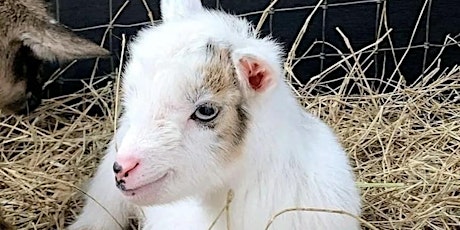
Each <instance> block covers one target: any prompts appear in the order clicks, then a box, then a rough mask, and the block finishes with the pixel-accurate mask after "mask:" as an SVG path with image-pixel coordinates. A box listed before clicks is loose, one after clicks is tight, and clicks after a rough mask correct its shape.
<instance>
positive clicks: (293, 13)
mask: <svg viewBox="0 0 460 230" xmlns="http://www.w3.org/2000/svg"><path fill="white" fill-rule="evenodd" d="M48 2H49V3H50V4H51V11H52V12H53V13H54V16H55V17H56V18H57V19H58V20H59V21H60V22H61V23H63V24H65V25H66V26H68V27H70V28H72V29H73V30H74V31H75V32H76V33H77V34H79V35H81V36H83V37H85V38H88V39H91V40H93V41H95V42H97V43H100V42H101V41H102V37H103V35H104V32H105V31H106V30H108V34H107V38H106V40H105V42H104V47H106V48H107V49H109V50H111V51H112V52H113V55H112V57H111V58H110V59H104V60H102V59H101V60H100V61H99V63H98V64H97V71H96V74H95V78H94V80H97V79H98V78H100V77H103V76H107V75H110V73H112V72H113V70H114V69H115V68H117V67H118V65H119V57H120V52H121V34H122V33H124V34H126V36H127V38H129V37H130V36H132V35H135V34H136V32H137V31H138V30H139V29H140V28H142V27H143V26H145V25H147V24H148V23H149V18H148V15H147V11H146V8H145V6H144V4H143V2H142V1H141V0H131V1H130V2H129V3H128V5H127V6H126V7H125V8H124V10H123V11H122V12H121V13H120V15H119V16H118V18H116V20H115V21H114V24H113V26H112V27H110V28H109V22H110V21H111V20H112V19H113V18H114V17H115V15H116V14H117V12H118V10H119V9H120V7H121V6H122V5H123V4H124V3H125V1H124V0H92V1H91V0H48ZM146 2H147V4H148V6H149V8H150V9H151V10H152V12H153V16H154V19H155V20H158V19H159V18H160V12H159V1H158V0H146ZM269 3H270V1H269V0H254V1H247V0H220V1H219V0H203V4H204V5H205V6H207V7H210V8H216V7H218V6H220V7H221V8H222V9H224V10H225V11H228V12H231V13H235V14H242V15H243V16H245V17H247V18H248V19H249V20H250V21H252V22H254V24H257V22H258V20H259V18H260V16H261V15H262V11H263V10H264V9H265V8H266V7H267V6H268V5H269ZM316 3H317V1H316V0H280V1H279V2H278V3H277V4H276V5H275V6H274V9H273V10H272V12H271V14H270V15H269V18H268V19H267V21H266V22H265V24H264V26H263V31H262V32H263V34H272V35H273V36H274V37H275V38H276V39H277V40H278V41H280V42H281V43H282V44H284V47H285V48H286V51H288V50H289V48H290V47H291V45H292V43H293V41H294V39H295V37H296V35H297V34H298V32H299V30H300V28H301V27H302V25H303V23H304V21H305V19H306V17H307V16H308V15H309V14H310V12H311V11H312V9H313V7H314V5H316ZM424 3H425V0H386V13H387V16H388V27H389V28H392V29H393V31H392V33H391V36H392V42H393V46H394V47H395V48H396V56H397V58H398V59H397V60H399V59H400V58H401V56H402V54H403V53H404V51H405V50H406V47H407V46H408V45H409V41H410V37H411V35H412V32H413V30H414V27H415V24H416V21H417V18H418V17H419V15H420V12H421V10H422V6H423V5H424ZM384 4H385V1H384V0H327V1H325V2H324V4H323V7H322V8H320V9H319V10H318V12H317V13H316V14H315V15H314V17H313V19H312V22H311V24H310V26H309V30H308V31H307V33H306V34H305V36H304V38H303V40H302V42H301V44H300V46H299V48H298V52H297V57H300V56H301V55H302V53H303V52H304V51H306V50H307V49H308V48H309V47H310V46H311V45H312V44H313V43H314V42H315V41H317V42H316V43H315V45H314V46H313V48H312V49H311V50H310V52H309V53H308V55H307V56H306V57H304V58H302V60H301V61H300V63H299V64H298V65H297V66H296V67H295V68H294V73H295V75H296V76H297V77H298V78H300V79H301V81H302V82H303V83H305V82H306V81H308V79H310V78H311V77H312V76H315V75H317V74H319V73H320V72H321V71H323V70H324V69H326V68H327V67H329V66H330V65H332V64H334V63H336V62H337V61H339V60H340V59H341V57H340V55H338V54H337V52H336V51H335V50H334V49H332V48H329V47H328V46H327V45H325V43H324V42H329V43H332V44H333V45H334V46H336V47H337V48H339V49H340V50H342V51H343V52H345V53H346V52H347V50H348V49H347V47H346V45H345V43H344V42H343V39H342V38H341V36H340V35H339V33H338V32H337V31H336V30H335V28H336V27H339V28H340V29H341V30H342V31H343V32H344V33H345V34H346V36H347V37H348V38H349V40H350V41H351V44H352V46H353V49H354V50H359V49H361V48H363V47H365V46H367V45H369V44H372V43H373V42H374V41H375V40H376V39H377V38H378V37H379V36H378V33H379V28H380V29H383V28H381V27H380V26H379V21H380V20H381V15H382V10H383V9H384V8H385V7H384ZM385 31H386V30H385V29H383V30H382V31H381V32H380V34H384V32H385ZM416 31H417V32H416V34H415V37H414V40H413V42H412V48H411V50H410V52H409V53H408V56H407V57H406V59H405V61H404V62H403V65H402V66H401V68H400V70H401V73H402V75H403V76H404V77H405V79H406V80H407V82H408V83H411V82H413V81H414V80H415V79H417V78H418V77H420V76H421V75H422V74H423V73H424V70H425V69H426V67H427V66H428V65H429V64H431V62H432V61H433V60H434V59H435V57H436V55H437V54H438V53H439V51H440V49H441V48H442V46H443V43H444V40H445V38H446V36H447V35H448V34H450V35H451V36H452V37H454V38H455V40H456V41H457V44H453V45H449V46H448V47H446V49H445V51H444V53H443V54H442V56H441V59H442V62H441V67H442V68H447V67H452V66H453V65H455V64H460V55H459V54H460V46H459V44H458V41H460V1H459V0H427V6H426V9H425V11H424V12H423V16H422V19H421V21H420V24H419V26H418V27H417V30H416ZM184 36H186V35H184ZM377 48H378V50H377V52H376V54H375V55H374V57H373V58H374V61H375V65H373V66H372V68H370V69H369V70H367V72H366V76H368V77H378V78H380V77H381V76H382V73H384V74H383V76H384V77H386V78H387V77H388V76H389V75H391V73H393V70H394V69H395V64H394V60H392V59H391V57H392V54H391V51H389V48H390V43H389V42H388V40H386V41H384V42H383V43H382V44H380V45H379V47H377ZM94 63H95V59H92V60H84V61H79V62H77V63H76V64H74V65H72V66H71V67H70V68H69V69H68V70H67V71H66V72H65V73H64V74H62V76H61V77H60V78H58V79H57V80H56V81H55V82H54V83H53V84H52V85H50V87H48V89H47V91H48V96H50V97H52V96H56V95H61V94H65V93H70V92H73V91H75V90H77V89H80V88H81V87H82V84H81V80H85V81H89V79H90V78H91V76H92V71H93V66H94ZM384 65H385V67H384ZM48 67H49V71H50V72H52V71H54V70H55V68H56V67H57V65H55V64H54V65H53V64H50V65H49V66H48ZM383 69H385V71H384V72H382V70H383ZM344 73H345V72H341V71H340V70H338V71H335V72H334V73H333V74H332V76H337V77H339V76H343V75H344Z"/></svg>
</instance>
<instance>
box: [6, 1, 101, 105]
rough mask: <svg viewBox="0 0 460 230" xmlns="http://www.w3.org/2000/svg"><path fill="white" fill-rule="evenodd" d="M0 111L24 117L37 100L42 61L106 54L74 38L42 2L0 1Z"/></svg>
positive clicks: (86, 42)
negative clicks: (49, 13) (48, 11)
mask: <svg viewBox="0 0 460 230" xmlns="http://www.w3.org/2000/svg"><path fill="white" fill-rule="evenodd" d="M0 36H1V38H2V39H0V110H1V111H2V112H3V113H18V114H24V113H27V112H30V111H32V110H34V109H35V108H36V107H37V106H38V105H39V104H40V101H41V94H42V87H43V83H44V81H45V80H46V79H44V77H43V76H40V67H41V64H42V62H43V61H55V60H57V61H61V62H62V61H69V60H73V59H82V58H92V57H99V56H101V57H102V56H107V55H109V51H107V50H105V49H103V48H101V47H99V46H98V45H96V44H94V43H92V42H90V41H88V40H86V39H83V38H80V37H78V36H76V35H75V34H74V33H72V32H71V31H69V30H68V29H67V28H65V27H64V26H62V25H59V24H58V23H57V22H56V21H55V20H54V19H53V18H52V17H51V16H50V15H48V13H47V9H46V7H45V3H44V2H43V1H42V0H2V1H0Z"/></svg>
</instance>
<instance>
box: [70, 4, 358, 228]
mask: <svg viewBox="0 0 460 230" xmlns="http://www.w3.org/2000/svg"><path fill="white" fill-rule="evenodd" d="M162 13H163V19H164V23H163V24H161V25H158V26H155V27H150V28H146V29H144V30H142V31H140V33H139V35H138V36H137V38H136V39H135V40H134V41H133V42H132V43H131V45H130V53H131V57H130V60H129V62H128V63H127V65H126V71H125V73H124V78H123V90H124V91H123V92H124V108H125V112H124V114H123V115H122V119H121V124H120V127H119V129H118V131H117V136H116V137H115V138H114V140H113V141H112V143H111V144H110V146H109V149H108V151H107V156H106V157H105V158H104V160H103V162H102V163H101V165H100V167H99V169H98V171H97V172H96V175H95V176H94V178H93V179H92V181H91V183H90V184H89V189H88V192H87V193H88V194H90V195H91V196H92V197H93V198H94V199H95V200H97V201H98V203H99V204H100V205H102V206H104V208H105V210H104V209H103V208H101V206H100V205H99V204H97V203H96V202H94V201H93V200H92V199H87V201H86V204H85V207H84V209H83V211H82V213H81V215H80V216H79V217H78V219H77V221H76V222H75V223H74V224H73V225H72V226H71V227H70V228H69V229H71V230H75V229H101V230H102V229H107V230H113V229H118V228H119V227H118V224H117V223H116V221H117V222H119V223H120V224H121V225H123V226H125V225H126V224H127V216H128V215H129V214H131V213H137V211H138V210H141V211H142V212H143V213H144V214H145V216H144V217H145V219H144V220H145V221H144V223H143V226H144V227H143V229H145V230H154V229H208V227H209V226H210V224H211V222H212V221H213V220H214V218H215V217H217V215H218V213H219V211H220V210H221V209H222V208H223V207H224V206H225V204H226V199H227V192H228V190H230V189H231V190H232V191H233V193H234V196H233V200H232V202H231V203H230V212H229V218H230V219H229V220H228V221H229V225H230V227H231V229H238V230H253V229H254V230H255V229H264V228H265V226H266V225H267V223H268V221H269V220H270V218H271V217H272V216H273V215H275V214H276V213H278V212H280V211H282V210H284V209H286V208H293V207H310V208H322V209H335V210H337V209H339V210H344V211H346V212H349V213H351V214H353V215H356V216H359V215H360V195H359V191H358V189H357V187H356V185H355V181H354V176H353V173H352V169H351V167H350V166H349V163H348V159H347V155H346V154H345V152H344V150H343V149H342V147H341V146H340V144H339V143H338V140H337V139H336V136H335V134H334V133H333V132H332V131H331V129H330V128H329V127H328V126H327V125H326V124H324V123H323V122H322V121H321V120H319V119H318V118H316V117H313V116H312V115H310V114H308V113H306V112H305V111H304V110H303V108H302V107H301V106H299V105H298V103H297V101H296V99H295V98H294V96H293V95H292V93H291V91H290V88H289V87H288V86H287V84H286V83H285V82H284V80H283V75H282V69H281V62H282V60H281V58H280V54H281V52H280V48H279V46H278V45H277V44H276V43H275V42H274V41H272V40H271V39H270V38H259V37H258V35H257V34H256V33H255V32H254V30H253V27H252V26H251V25H250V24H249V23H248V22H247V21H246V20H243V19H239V18H237V17H235V16H232V15H229V14H226V13H223V12H219V11H210V10H206V9H204V8H202V6H201V3H200V2H199V1H198V0H182V1H180V0H169V1H168V0H163V2H162ZM209 42H212V43H213V44H214V45H215V46H217V47H227V48H228V49H229V50H230V56H231V61H232V66H233V67H234V69H235V71H236V76H235V77H236V80H237V81H238V84H239V88H238V89H239V90H237V91H226V90H225V89H223V90H222V94H224V96H222V95H220V96H216V95H214V94H213V93H212V92H211V91H212V90H206V89H204V90H203V91H200V92H201V93H197V94H194V92H197V91H199V89H202V88H203V85H204V81H206V80H205V78H206V76H204V75H203V73H202V72H200V71H201V69H202V66H203V65H204V63H206V62H207V61H208V57H206V51H205V49H203V47H205V46H206V44H208V43H209ZM245 57H250V58H252V59H251V60H256V61H255V62H256V63H257V65H254V66H256V67H257V68H260V71H261V73H262V75H261V76H263V78H264V79H268V80H267V81H262V83H261V84H262V86H263V87H262V88H261V89H259V90H254V89H253V88H251V87H250V86H252V85H251V82H250V81H248V76H249V75H250V74H253V73H254V71H252V72H251V71H247V69H245V66H244V65H242V64H241V63H242V62H241V60H242V58H245ZM219 92H220V91H219ZM226 94H228V95H226ZM190 97H192V98H195V99H194V100H192V101H193V103H192V102H190V101H188V99H187V98H190ZM219 98H220V99H219ZM222 98H232V99H228V101H226V100H227V99H222ZM203 101H215V103H217V104H219V103H221V105H222V108H225V106H226V105H227V104H229V105H232V106H233V105H234V104H232V103H231V101H239V102H241V103H242V107H243V108H244V110H245V111H246V113H247V114H248V116H249V118H248V123H247V125H246V128H245V132H244V138H243V141H242V143H241V145H240V146H237V147H235V146H233V147H235V148H233V147H232V146H228V145H225V144H222V143H223V142H222V143H220V142H218V141H220V140H221V139H219V138H220V137H221V136H222V135H219V133H218V131H216V130H214V129H212V128H203V127H201V126H200V124H198V123H197V122H196V121H194V120H191V119H190V114H193V112H194V111H195V109H196V106H197V105H198V104H200V103H201V102H203ZM223 101H225V102H223ZM226 103H227V104H226ZM229 107H231V106H229ZM231 111H232V110H228V111H227V113H224V112H225V111H221V114H219V116H230V115H228V114H230V112H231ZM232 119H233V117H230V118H229V119H228V120H229V121H232ZM230 123H231V122H230ZM232 124H233V123H232ZM221 125H224V124H221ZM217 126H219V124H217ZM232 127H233V126H231V125H230V126H229V128H232ZM233 128H234V127H233ZM224 139H225V138H224ZM232 143H233V142H232ZM216 146H217V148H215V147H216ZM216 149H217V150H216ZM232 151H236V152H238V153H237V154H236V153H235V154H233V153H232ZM232 154H233V155H232ZM128 155H135V156H136V157H138V158H140V159H141V166H142V167H140V168H138V169H136V170H137V171H136V173H135V174H132V175H130V177H132V179H130V178H127V179H130V180H131V182H129V181H128V182H127V186H129V185H131V186H134V185H136V184H137V185H139V184H141V185H142V184H145V181H152V180H153V179H152V178H157V177H158V175H161V174H162V173H163V172H170V174H167V178H166V179H165V181H164V182H162V183H161V186H160V185H157V186H156V187H155V186H154V187H151V189H150V190H148V191H147V192H144V193H140V195H136V196H134V195H133V196H130V195H129V194H128V195H127V194H126V193H122V192H120V191H119V189H117V188H116V185H115V181H114V180H113V178H114V173H113V171H112V165H113V163H114V162H115V161H116V160H117V159H119V157H120V156H128ZM146 178H147V179H146ZM130 183H131V184H130ZM107 211H108V212H110V213H111V215H109V214H107ZM114 220H116V221H114ZM226 228H227V220H226V214H224V215H223V216H222V217H221V218H220V220H219V221H218V222H217V225H216V226H215V227H214V228H213V229H226ZM270 229H281V230H284V229H315V230H317V229H318V230H319V229H324V230H327V229H331V230H332V229H334V230H335V229H347V230H354V229H359V223H358V221H357V220H356V219H354V218H351V217H349V216H346V215H339V214H332V213H324V212H323V213H322V212H293V213H286V214H283V215H281V216H280V217H279V218H277V219H276V220H275V221H274V222H273V224H272V226H271V228H270Z"/></svg>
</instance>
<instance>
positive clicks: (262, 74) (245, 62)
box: [240, 57, 271, 92]
mask: <svg viewBox="0 0 460 230" xmlns="http://www.w3.org/2000/svg"><path fill="white" fill-rule="evenodd" d="M240 63H241V67H242V70H243V74H244V75H245V77H246V78H247V80H248V82H249V86H251V88H252V89H253V90H255V91H257V92H261V91H264V90H265V89H266V88H267V87H268V86H269V85H270V83H271V76H270V71H268V70H267V68H266V67H264V66H265V63H263V62H261V61H260V60H257V59H255V58H250V57H243V58H241V59H240Z"/></svg>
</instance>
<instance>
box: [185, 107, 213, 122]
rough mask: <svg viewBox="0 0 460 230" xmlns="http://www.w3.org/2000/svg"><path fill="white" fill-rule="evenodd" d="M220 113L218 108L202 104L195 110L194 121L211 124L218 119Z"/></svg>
mask: <svg viewBox="0 0 460 230" xmlns="http://www.w3.org/2000/svg"><path fill="white" fill-rule="evenodd" d="M218 113H219V109H218V108H217V107H216V106H213V105H210V104H202V105H200V106H198V108H197V109H196V110H195V113H193V115H192V119H194V120H195V119H198V120H200V121H203V122H209V121H212V120H213V119H214V118H216V117H217V114H218Z"/></svg>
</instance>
